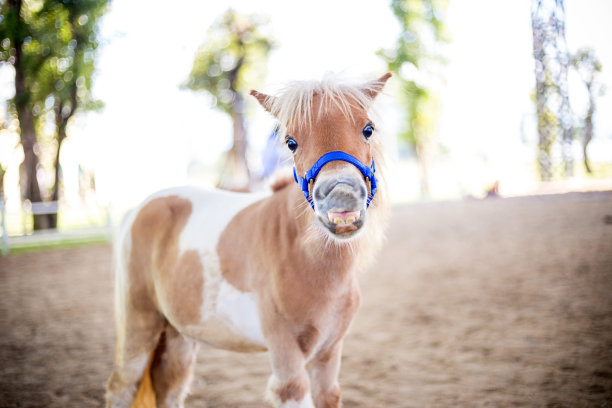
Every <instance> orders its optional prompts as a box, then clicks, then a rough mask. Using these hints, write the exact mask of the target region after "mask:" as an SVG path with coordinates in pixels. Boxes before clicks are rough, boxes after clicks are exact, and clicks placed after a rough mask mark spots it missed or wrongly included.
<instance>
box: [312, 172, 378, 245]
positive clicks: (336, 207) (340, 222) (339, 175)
mask: <svg viewBox="0 0 612 408" xmlns="http://www.w3.org/2000/svg"><path fill="white" fill-rule="evenodd" d="M366 199H367V186H366V184H365V181H364V179H363V177H362V175H361V173H359V172H358V171H356V169H351V168H350V167H345V168H344V169H342V170H340V171H337V172H336V171H333V172H331V173H329V174H328V173H323V172H321V174H319V177H317V180H316V182H315V183H314V188H313V200H314V204H315V212H316V213H317V216H318V218H319V220H320V221H321V223H322V224H323V225H324V226H325V227H326V228H327V229H328V230H329V231H330V232H331V233H333V234H335V235H340V236H343V237H348V236H351V235H352V234H353V233H354V232H356V231H357V230H359V229H360V228H361V227H362V226H363V223H364V221H365V220H364V219H365V213H366Z"/></svg>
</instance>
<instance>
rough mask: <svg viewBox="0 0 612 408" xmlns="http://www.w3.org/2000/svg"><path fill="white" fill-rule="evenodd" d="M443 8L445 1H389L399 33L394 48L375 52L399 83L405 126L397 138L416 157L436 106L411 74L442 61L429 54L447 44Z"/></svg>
mask: <svg viewBox="0 0 612 408" xmlns="http://www.w3.org/2000/svg"><path fill="white" fill-rule="evenodd" d="M447 5H448V1H447V0H391V8H392V10H393V13H394V14H395V17H396V18H397V20H398V21H399V23H400V26H401V29H402V32H401V35H400V36H399V38H398V39H397V42H396V44H395V46H394V48H392V49H384V50H380V51H378V55H379V56H380V57H382V58H383V59H384V60H385V62H386V63H387V66H388V69H389V70H390V71H392V72H393V73H395V75H396V78H397V79H398V80H399V82H400V86H401V95H402V97H403V101H402V102H403V104H404V106H405V107H406V111H405V112H406V124H405V126H404V128H403V129H402V132H401V134H400V137H401V138H402V139H404V140H405V141H407V142H409V143H410V144H411V145H413V146H414V147H415V149H416V150H417V154H419V153H418V151H419V150H420V148H421V147H422V146H423V145H424V144H425V143H426V142H427V139H428V138H429V137H431V134H432V133H433V128H434V123H435V116H436V113H437V106H438V103H437V99H436V97H435V95H434V94H433V93H432V91H431V90H430V89H429V88H428V87H427V85H426V84H424V83H423V82H422V81H419V80H417V79H416V78H415V77H414V76H415V75H413V74H414V73H418V72H419V70H422V69H423V65H426V64H425V63H441V62H442V61H443V59H442V58H441V56H440V55H439V54H436V53H434V52H432V51H431V50H433V49H435V46H436V44H438V43H440V42H447V41H448V35H447V33H446V29H445V24H444V19H443V15H444V12H445V10H446V8H447Z"/></svg>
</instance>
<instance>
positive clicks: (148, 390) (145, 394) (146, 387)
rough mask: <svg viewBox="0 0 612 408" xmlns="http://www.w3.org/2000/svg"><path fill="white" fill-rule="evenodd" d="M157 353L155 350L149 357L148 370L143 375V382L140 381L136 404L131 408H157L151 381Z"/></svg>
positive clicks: (133, 403)
mask: <svg viewBox="0 0 612 408" xmlns="http://www.w3.org/2000/svg"><path fill="white" fill-rule="evenodd" d="M156 351H157V350H153V351H152V352H151V356H149V363H148V364H147V369H146V370H145V372H144V373H143V374H142V380H140V385H139V386H138V392H136V397H135V398H134V402H132V405H131V406H130V408H155V407H156V406H157V401H156V400H155V389H154V388H153V381H152V379H151V367H152V366H153V361H154V360H155V352H156Z"/></svg>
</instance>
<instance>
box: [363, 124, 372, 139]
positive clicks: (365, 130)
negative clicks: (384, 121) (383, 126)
mask: <svg viewBox="0 0 612 408" xmlns="http://www.w3.org/2000/svg"><path fill="white" fill-rule="evenodd" d="M361 133H363V137H365V138H366V140H367V139H369V138H370V137H372V133H374V125H372V124H371V123H368V124H367V125H365V127H364V128H363V130H362V131H361Z"/></svg>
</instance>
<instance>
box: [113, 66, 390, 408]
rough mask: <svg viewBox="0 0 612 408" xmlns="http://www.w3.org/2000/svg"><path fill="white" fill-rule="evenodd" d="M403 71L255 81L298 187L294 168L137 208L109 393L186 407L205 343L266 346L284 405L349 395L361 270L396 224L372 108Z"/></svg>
mask: <svg viewBox="0 0 612 408" xmlns="http://www.w3.org/2000/svg"><path fill="white" fill-rule="evenodd" d="M390 76H391V75H390V74H386V75H384V76H382V77H381V78H379V79H378V80H375V81H372V82H368V83H366V84H361V85H347V84H343V83H341V82H340V81H337V80H332V79H325V80H323V81H320V82H296V83H292V84H290V85H289V86H288V87H287V88H286V89H285V90H284V91H283V92H281V93H280V94H279V95H278V96H268V95H265V94H262V93H259V92H257V91H251V95H253V96H254V97H255V98H256V99H257V101H258V102H259V103H260V104H261V105H262V106H263V108H264V109H266V110H267V111H268V112H270V113H271V114H272V115H274V116H275V117H276V119H277V120H278V121H279V123H280V125H281V129H282V135H281V139H282V140H283V141H284V142H285V144H286V145H287V148H288V149H289V150H290V151H291V152H292V154H293V158H294V165H295V167H294V179H295V181H296V182H297V183H298V186H296V185H295V184H293V180H292V179H284V180H281V181H279V182H277V183H276V184H275V185H274V186H273V188H272V190H273V191H272V192H271V193H266V194H240V193H231V192H227V191H219V190H202V189H196V188H189V187H182V188H175V189H170V190H166V191H162V192H159V193H157V194H154V195H153V196H151V197H149V198H148V199H147V200H146V201H145V202H144V203H143V204H141V205H140V206H139V207H138V208H137V209H135V210H134V211H132V212H131V213H130V214H129V215H128V216H127V217H126V220H125V221H124V224H123V226H122V231H121V233H120V238H119V240H118V242H117V267H116V276H115V286H116V290H115V308H116V329H117V352H116V365H115V368H114V371H113V372H112V374H111V376H110V378H109V380H108V384H107V406H109V407H129V406H145V405H146V404H150V405H151V406H155V405H156V406H158V407H182V406H183V401H184V399H185V396H186V394H187V392H188V389H189V384H190V381H191V378H192V375H193V367H194V364H195V360H196V353H197V350H198V342H205V343H208V344H210V345H212V346H214V347H219V348H224V349H228V350H235V351H240V352H257V351H266V350H267V351H268V352H269V356H270V362H271V367H272V375H271V377H270V380H269V382H268V389H267V399H268V400H269V401H270V403H271V404H272V405H273V406H275V407H280V408H289V407H300V408H307V407H308V408H312V407H316V408H324V407H325V408H332V407H333V408H337V407H339V406H340V405H341V398H340V387H339V385H338V373H339V369H340V357H341V351H342V342H343V338H344V336H345V334H346V332H347V329H348V328H349V325H350V323H351V321H352V320H353V317H354V316H355V313H356V312H357V309H358V307H359V303H360V292H359V286H358V282H357V276H356V272H357V271H358V270H360V269H362V268H363V267H364V265H365V264H366V263H367V262H368V260H369V259H371V258H372V256H373V255H374V253H375V252H376V251H377V250H378V249H379V247H380V243H381V240H382V235H383V234H382V230H383V225H384V220H385V217H384V213H385V208H386V200H385V193H386V192H385V188H384V182H383V178H382V175H381V171H380V170H381V165H382V164H383V159H384V158H383V156H382V153H381V149H380V141H379V140H378V137H377V134H376V133H377V132H376V127H375V125H374V123H373V122H372V120H371V118H370V117H369V116H368V115H369V113H368V112H369V111H370V108H371V105H372V103H373V101H374V99H375V98H376V96H377V95H378V94H379V92H380V91H381V90H382V89H383V87H384V85H385V83H386V81H387V80H388V79H389V77H390ZM302 175H303V177H302Z"/></svg>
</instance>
